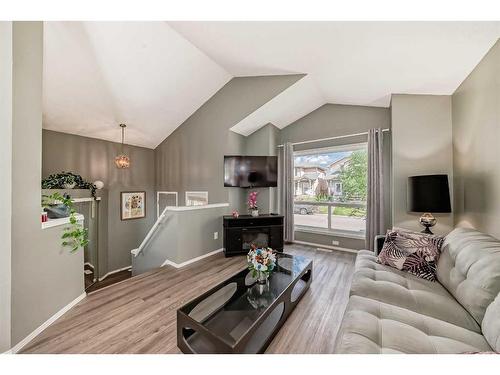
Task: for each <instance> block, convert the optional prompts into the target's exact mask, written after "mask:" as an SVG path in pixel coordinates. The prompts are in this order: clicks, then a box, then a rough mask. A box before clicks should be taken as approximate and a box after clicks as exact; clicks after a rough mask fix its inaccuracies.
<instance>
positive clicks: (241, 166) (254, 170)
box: [224, 156, 278, 188]
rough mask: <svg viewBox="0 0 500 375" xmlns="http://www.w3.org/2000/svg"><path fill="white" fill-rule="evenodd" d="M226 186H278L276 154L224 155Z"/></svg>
mask: <svg viewBox="0 0 500 375" xmlns="http://www.w3.org/2000/svg"><path fill="white" fill-rule="evenodd" d="M224 186H228V187H242V188H253V187H272V186H278V158H277V157H276V156H224Z"/></svg>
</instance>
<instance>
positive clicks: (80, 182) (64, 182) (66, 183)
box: [42, 172, 96, 198]
mask: <svg viewBox="0 0 500 375" xmlns="http://www.w3.org/2000/svg"><path fill="white" fill-rule="evenodd" d="M75 188H76V189H88V190H90V193H91V194H92V197H94V198H95V190H96V186H95V185H94V184H93V183H91V182H88V181H85V180H84V179H83V178H82V176H80V175H79V174H74V173H71V172H61V173H55V174H51V175H50V176H48V177H45V178H44V179H43V180H42V189H75Z"/></svg>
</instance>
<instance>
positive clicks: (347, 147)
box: [293, 142, 368, 239]
mask: <svg viewBox="0 0 500 375" xmlns="http://www.w3.org/2000/svg"><path fill="white" fill-rule="evenodd" d="M357 150H367V151H368V143H367V142H360V143H351V144H344V145H339V146H330V147H319V148H312V149H305V150H300V151H294V153H293V157H294V159H295V157H297V156H303V155H315V154H326V153H332V152H344V151H357ZM334 186H335V184H334ZM294 201H295V200H294ZM294 204H295V203H294ZM294 230H295V231H298V232H310V233H318V234H329V235H335V236H338V237H346V238H356V239H358V238H359V239H363V238H365V231H364V230H363V231H359V232H358V231H346V230H342V229H336V228H332V227H331V208H330V207H328V228H322V227H313V226H306V225H295V229H294Z"/></svg>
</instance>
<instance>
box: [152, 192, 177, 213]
mask: <svg viewBox="0 0 500 375" xmlns="http://www.w3.org/2000/svg"><path fill="white" fill-rule="evenodd" d="M160 194H173V195H175V206H176V207H177V206H178V205H179V194H178V193H177V192H176V191H157V192H156V218H158V217H159V216H160V214H161V212H160Z"/></svg>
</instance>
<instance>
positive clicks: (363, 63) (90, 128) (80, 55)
mask: <svg viewBox="0 0 500 375" xmlns="http://www.w3.org/2000/svg"><path fill="white" fill-rule="evenodd" d="M499 25H500V23H498V22H168V23H167V22H118V23H117V22H46V23H45V53H44V59H45V61H44V128H46V129H53V130H58V131H63V132H67V133H74V134H80V135H85V136H90V137H95V138H102V139H106V140H112V141H119V139H120V132H119V128H118V123H120V122H125V123H127V124H128V125H129V128H128V131H127V139H126V143H130V144H135V145H141V146H146V147H151V148H154V147H155V146H156V145H158V144H159V143H160V142H161V141H162V140H163V139H164V138H165V137H167V136H168V135H169V134H170V133H171V132H172V131H173V130H175V129H176V128H177V127H178V126H179V125H181V124H182V123H183V122H184V121H185V120H186V119H187V118H188V117H189V116H190V115H191V114H192V113H193V112H194V111H196V110H197V109H198V108H199V107H200V106H201V105H202V104H203V103H204V102H205V101H206V100H207V99H208V98H210V97H211V96H212V95H213V94H214V93H215V92H216V91H218V90H219V89H220V88H221V87H222V86H223V85H224V84H225V83H226V82H227V81H228V80H230V79H231V78H232V77H237V76H257V75H275V74H297V73H300V74H304V78H302V79H301V80H299V81H298V82H296V83H295V84H294V85H292V86H290V87H289V88H288V89H286V90H285V91H283V92H281V93H280V94H279V95H277V96H276V97H275V98H273V99H271V100H270V101H269V102H267V103H266V104H264V105H263V106H262V107H260V108H259V109H257V110H256V111H255V112H253V113H251V114H250V115H248V116H247V117H246V118H244V119H241V121H239V122H237V123H235V124H234V126H233V128H232V130H234V131H236V132H238V133H240V134H244V135H248V134H251V133H252V132H253V131H255V130H257V129H258V128H260V127H262V126H264V125H265V124H267V123H269V122H271V123H273V124H275V125H276V126H278V127H279V128H283V127H285V126H287V125H289V124H290V123H292V122H293V121H295V120H297V119H298V118H300V117H302V116H304V115H306V114H307V113H309V112H311V111H313V110H314V109H316V108H318V107H319V106H321V105H323V104H325V103H338V104H353V105H368V106H382V107H387V106H388V105H389V101H390V95H391V94H392V93H409V94H436V95H449V94H452V93H453V92H454V90H455V89H456V88H457V87H458V85H459V84H460V83H461V82H462V81H463V80H464V79H465V77H466V76H467V75H468V74H469V73H470V72H471V71H472V69H473V68H474V67H475V66H476V65H477V63H478V62H479V61H480V60H481V58H482V57H483V56H484V55H485V54H486V52H487V51H488V49H489V48H490V47H491V46H492V45H493V44H494V43H495V41H496V40H497V39H498V37H499V36H500V26H499Z"/></svg>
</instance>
